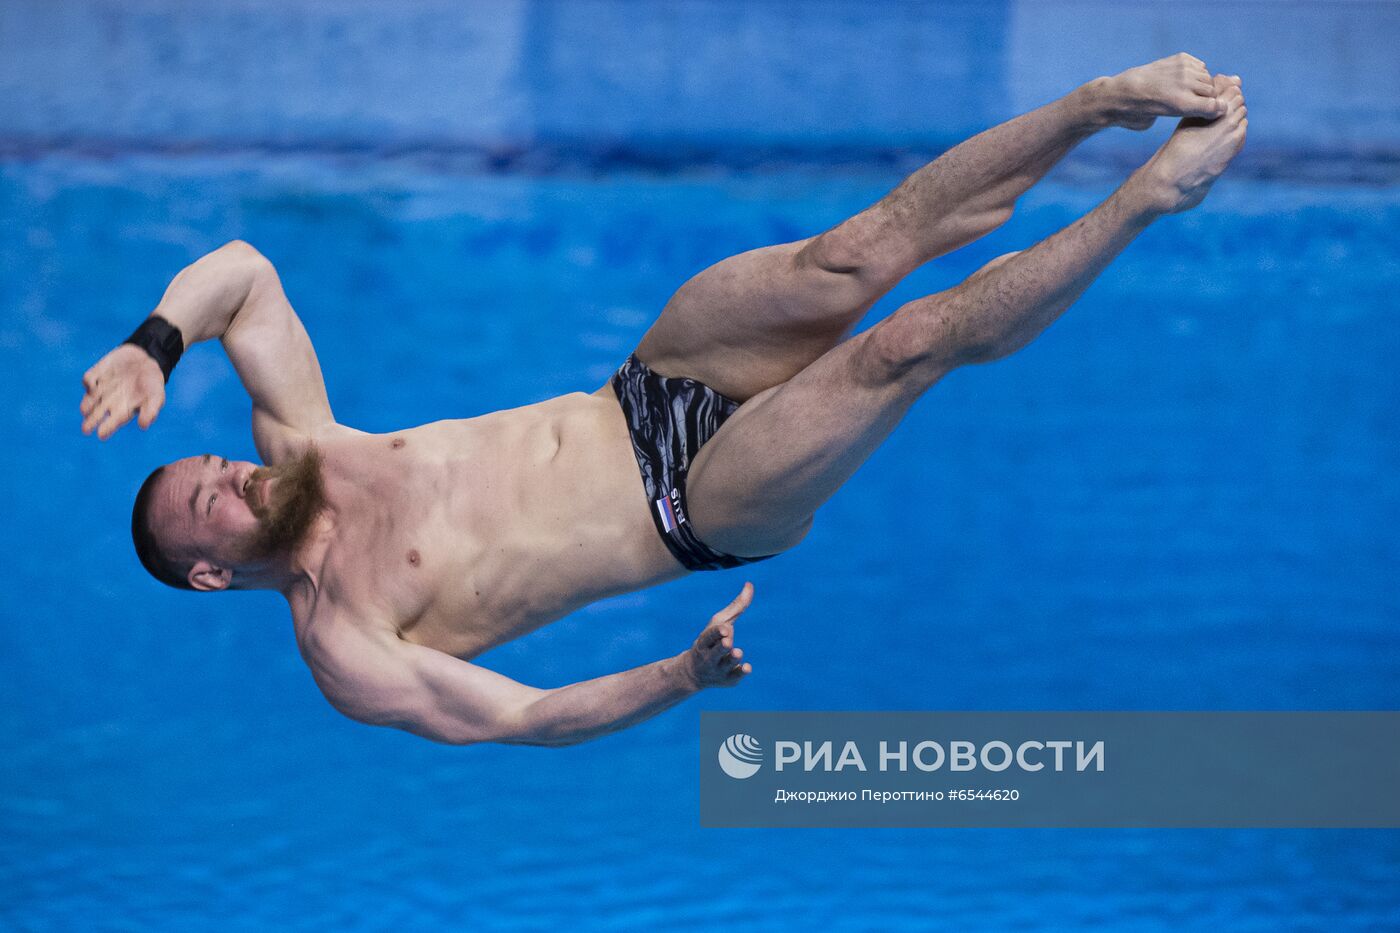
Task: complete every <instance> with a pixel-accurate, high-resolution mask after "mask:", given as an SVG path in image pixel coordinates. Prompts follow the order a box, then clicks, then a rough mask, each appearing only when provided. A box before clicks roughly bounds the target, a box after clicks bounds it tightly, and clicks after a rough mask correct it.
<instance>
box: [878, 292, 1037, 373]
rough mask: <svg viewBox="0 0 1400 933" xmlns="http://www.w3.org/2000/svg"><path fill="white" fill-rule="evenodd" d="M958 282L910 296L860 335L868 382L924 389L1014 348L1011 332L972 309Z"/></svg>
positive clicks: (1000, 356)
mask: <svg viewBox="0 0 1400 933" xmlns="http://www.w3.org/2000/svg"><path fill="white" fill-rule="evenodd" d="M963 302H964V296H962V295H961V294H960V293H959V292H958V290H957V289H956V288H954V289H950V290H948V291H946V292H940V293H939V294H937V295H929V296H928V297H926V298H920V299H917V300H915V301H911V302H909V303H908V304H906V305H904V306H902V307H901V308H900V309H899V310H898V311H896V312H895V313H894V314H892V315H890V316H889V317H887V318H885V319H884V320H883V321H881V322H880V323H879V324H877V325H875V326H874V327H872V328H871V329H870V330H868V331H866V332H865V333H864V334H862V335H861V336H862V337H864V338H865V341H866V345H865V346H863V347H862V348H861V353H860V355H859V364H858V365H859V367H860V369H861V371H862V374H863V375H864V377H865V379H866V381H867V383H868V384H888V385H908V386H912V387H914V388H915V389H916V390H919V391H922V390H923V389H925V388H927V387H928V386H930V385H932V384H933V383H934V382H936V381H938V379H940V378H942V377H943V376H944V375H946V374H947V373H949V372H951V371H952V370H954V369H957V368H958V367H960V366H972V365H977V364H981V363H990V362H992V361H994V360H998V359H1001V358H1002V357H1003V356H1006V355H1007V354H1009V353H1011V352H1012V349H1013V348H1012V347H1011V346H1010V344H1009V338H1008V337H1007V336H1006V335H1003V334H1001V333H999V332H998V331H996V330H995V329H994V328H989V327H988V326H986V322H985V321H983V320H981V319H980V318H979V316H977V315H973V314H970V313H968V309H967V308H966V306H965V304H964V303H963Z"/></svg>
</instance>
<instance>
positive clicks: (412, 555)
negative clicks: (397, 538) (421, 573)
mask: <svg viewBox="0 0 1400 933" xmlns="http://www.w3.org/2000/svg"><path fill="white" fill-rule="evenodd" d="M408 562H409V563H410V564H412V565H413V566H414V567H417V566H418V565H419V564H420V563H422V562H423V558H422V557H420V556H419V554H418V551H417V549H416V548H409V549H408Z"/></svg>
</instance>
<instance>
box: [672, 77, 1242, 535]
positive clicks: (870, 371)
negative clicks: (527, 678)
mask: <svg viewBox="0 0 1400 933" xmlns="http://www.w3.org/2000/svg"><path fill="white" fill-rule="evenodd" d="M1221 98H1222V99H1223V100H1224V101H1225V102H1226V104H1227V106H1228V109H1227V111H1226V112H1225V115H1224V116H1222V117H1220V118H1219V119H1217V120H1216V121H1214V122H1213V123H1209V124H1204V125H1201V124H1200V121H1183V123H1182V126H1181V127H1179V128H1178V129H1177V131H1176V132H1175V133H1174V134H1173V135H1172V138H1171V139H1170V140H1169V141H1168V142H1167V143H1166V144H1165V145H1164V146H1163V147H1162V148H1161V149H1160V150H1158V152H1157V154H1156V155H1154V156H1153V158H1152V159H1151V161H1149V162H1148V163H1147V164H1146V165H1145V166H1143V167H1142V168H1140V169H1139V170H1138V171H1137V172H1135V173H1134V174H1133V176H1132V177H1131V178H1129V179H1128V180H1127V181H1126V182H1125V183H1124V184H1123V185H1122V187H1120V188H1119V189H1118V190H1117V191H1116V192H1115V193H1114V194H1113V195H1112V196H1111V197H1110V198H1109V199H1108V200H1107V201H1105V202H1104V203H1103V204H1101V205H1100V206H1099V207H1097V208H1095V209H1094V210H1093V211H1092V212H1090V213H1089V214H1088V215H1086V216H1085V217H1083V218H1081V219H1080V220H1078V221H1076V222H1075V223H1073V224H1071V225H1070V226H1069V227H1066V228H1065V229H1064V230H1061V231H1060V232H1059V233H1056V234H1055V235H1053V236H1051V237H1049V238H1048V239H1046V240H1043V241H1042V242H1040V243H1038V244H1036V245H1035V246H1033V247H1031V248H1029V249H1027V250H1024V251H1023V252H1020V253H1015V254H1012V255H1010V256H1008V257H1002V258H1001V259H1000V260H997V261H996V262H994V263H992V264H989V266H988V267H986V268H984V269H983V270H980V271H979V272H978V273H977V274H975V275H973V276H972V277H971V278H969V279H968V280H967V281H966V282H963V283H962V284H960V285H958V286H956V287H955V288H952V289H950V290H948V291H946V292H941V293H939V294H936V295H931V296H929V297H926V298H921V299H919V300H917V301H913V302H910V303H909V304H907V305H905V306H903V307H902V308H900V309H899V310H898V311H896V312H895V313H894V314H892V315H890V316H889V317H888V318H885V319H884V320H882V321H881V322H880V323H878V324H876V325H875V326H874V327H872V328H870V329H869V330H867V331H865V332H863V333H861V334H859V335H858V336H856V337H854V338H852V339H851V340H849V341H847V342H845V343H843V344H842V345H840V346H839V347H836V348H835V349H833V350H831V351H830V352H828V353H827V354H826V355H825V356H823V357H822V358H821V359H819V360H817V361H816V362H814V363H812V364H811V365H810V366H808V367H807V368H806V369H804V370H803V371H802V372H800V373H798V374H797V375H796V376H794V377H793V378H792V379H791V380H789V381H788V382H787V383H785V384H783V385H779V386H775V387H773V388H771V389H768V390H766V391H764V392H762V393H760V394H759V395H757V396H755V397H754V398H753V399H752V400H750V401H749V402H748V403H747V404H745V405H744V406H743V407H742V408H740V409H739V410H738V411H737V412H735V414H734V415H733V417H731V418H730V420H729V421H728V422H726V423H725V424H724V426H723V427H722V428H720V430H719V431H718V432H717V433H716V434H715V436H714V438H712V439H711V440H710V442H709V443H707V444H706V445H705V446H704V447H702V448H701V450H700V453H699V454H698V455H697V456H696V458H695V462H694V464H693V466H692V467H691V471H690V477H689V480H688V484H687V488H688V495H687V498H688V501H689V515H690V520H691V522H692V523H693V525H694V528H695V530H696V533H697V534H698V535H699V536H700V537H701V539H702V540H704V541H705V543H706V544H708V545H710V546H711V547H713V548H716V549H718V550H720V551H724V552H727V553H730V554H737V555H741V556H758V555H761V554H770V553H774V552H776V551H780V550H783V549H784V548H786V547H790V546H792V545H793V544H795V543H796V542H797V541H798V540H800V539H801V537H802V536H803V535H804V534H805V533H806V530H807V528H808V527H809V526H810V523H811V517H812V514H813V513H814V512H815V511H816V509H817V508H818V507H819V506H820V505H821V504H822V503H823V502H825V501H826V500H827V498H829V497H830V496H831V494H832V493H834V492H835V491H836V490H837V488H839V487H840V486H841V485H842V484H843V483H844V482H845V481H846V480H847V479H848V478H849V477H850V476H851V474H853V473H854V472H855V471H856V469H857V467H859V466H860V464H861V463H863V462H864V461H865V459H866V458H867V457H868V456H869V455H870V454H871V452H872V451H874V449H875V448H876V447H877V446H879V444H880V443H881V442H882V441H883V440H884V439H885V437H886V436H887V435H888V434H889V433H890V431H891V430H893V428H894V426H895V425H896V424H897V423H898V422H899V420H900V419H901V418H902V417H903V416H904V414H905V412H907V411H908V410H909V407H910V405H912V404H913V403H914V401H915V400H916V399H917V398H918V397H919V396H920V395H922V394H923V393H924V392H925V391H926V390H927V389H928V388H929V387H930V386H932V385H933V384H934V383H935V382H937V381H938V380H939V379H940V378H941V377H942V376H943V375H944V374H946V373H947V372H949V371H950V370H952V369H954V368H955V367H957V366H960V365H965V364H968V363H985V362H990V361H992V360H995V359H999V358H1001V357H1003V356H1006V355H1007V354H1009V353H1012V352H1014V351H1016V350H1018V349H1020V348H1021V347H1022V346H1024V345H1025V344H1027V343H1029V342H1030V341H1031V340H1032V339H1034V338H1035V337H1036V335H1038V334H1039V333H1040V332H1041V331H1042V330H1044V329H1045V328H1046V327H1047V326H1049V324H1050V323H1051V322H1052V321H1054V320H1055V318H1057V317H1059V315H1060V314H1061V313H1062V312H1064V310H1065V309H1066V308H1067V307H1069V305H1070V304H1071V303H1072V302H1073V301H1074V300H1075V299H1076V298H1078V297H1079V295H1080V294H1081V293H1082V292H1083V291H1084V289H1085V288H1087V287H1088V285H1089V283H1090V282H1092V281H1093V280H1094V278H1095V277H1096V276H1097V275H1098V274H1099V273H1100V272H1101V271H1103V269H1104V267H1105V266H1107V265H1108V263H1109V262H1110V261H1111V260H1112V259H1113V257H1115V256H1116V255H1118V253H1119V252H1120V251H1122V249H1123V248H1124V247H1125V246H1127V245H1128V243H1129V242H1131V241H1132V239H1133V238H1134V237H1135V236H1137V234H1138V233H1140V232H1141V231H1142V230H1144V229H1145V228H1146V227H1147V225H1148V224H1149V223H1151V222H1152V221H1153V220H1154V219H1156V218H1157V217H1159V216H1160V215H1162V214H1164V213H1171V212H1175V211H1180V210H1185V209H1187V208H1189V207H1192V206H1194V205H1195V204H1196V203H1199V201H1200V200H1201V198H1203V197H1204V196H1205V193H1206V191H1207V190H1208V189H1209V187H1210V185H1211V183H1212V182H1214V180H1215V179H1216V178H1217V177H1218V176H1219V175H1220V173H1221V172H1222V171H1224V170H1225V166H1226V165H1228V164H1229V162H1230V160H1231V159H1232V158H1234V156H1235V153H1237V152H1238V151H1239V149H1240V146H1242V145H1243V144H1244V135H1245V128H1246V126H1247V121H1246V119H1245V108H1244V99H1243V97H1242V96H1241V94H1240V91H1239V89H1238V87H1236V86H1235V85H1234V84H1229V83H1224V82H1223V79H1222V83H1221Z"/></svg>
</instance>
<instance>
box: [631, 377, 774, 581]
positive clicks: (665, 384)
mask: <svg viewBox="0 0 1400 933" xmlns="http://www.w3.org/2000/svg"><path fill="white" fill-rule="evenodd" d="M612 387H613V392H615V393H617V401H618V403H619V404H620V405H621V406H622V413H623V414H624V415H625V416H626V417H627V432H628V434H630V435H631V437H632V451H633V453H635V454H636V455H637V466H638V467H640V468H641V471H642V486H643V487H644V488H645V489H646V493H647V501H648V502H650V503H651V520H652V522H653V523H654V524H655V525H656V533H657V534H659V535H661V540H662V541H663V542H665V544H666V548H667V549H668V550H669V551H670V552H671V553H672V554H673V555H675V558H676V560H678V561H680V562H681V566H683V567H685V568H686V569H687V570H724V569H727V568H729V567H738V566H739V565H741V564H751V563H754V562H755V561H760V560H767V559H768V558H769V557H772V556H773V555H771V554H769V555H767V556H765V557H736V556H734V555H733V554H724V553H721V552H720V551H716V550H715V549H714V548H712V547H710V546H709V545H707V544H705V543H704V542H703V541H701V540H700V538H699V537H698V536H697V535H696V534H695V530H694V529H693V528H692V527H691V524H690V521H689V519H688V518H687V517H686V504H685V476H686V473H687V472H688V471H689V470H690V464H691V461H692V460H694V459H695V454H696V453H697V452H699V450H700V448H701V447H702V446H704V444H705V442H706V441H708V440H709V439H710V438H711V437H714V434H715V432H716V431H718V430H719V427H720V425H722V424H724V422H725V421H726V420H728V418H729V416H730V415H732V414H734V412H735V411H736V410H737V409H738V407H739V403H738V402H736V401H734V400H733V399H731V398H726V397H725V396H723V395H720V394H719V393H718V392H716V391H715V390H714V389H711V388H710V387H709V386H707V385H705V384H704V383H703V382H697V381H696V380H694V379H686V378H684V377H672V376H660V375H657V374H656V373H654V372H652V371H651V370H650V369H649V368H647V365H646V364H645V363H643V362H642V361H641V360H639V359H637V357H636V356H635V355H633V356H629V357H628V358H627V362H625V363H623V364H622V367H621V368H620V369H618V371H617V372H616V373H615V374H614V375H613V377H612Z"/></svg>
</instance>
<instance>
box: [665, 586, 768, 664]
mask: <svg viewBox="0 0 1400 933" xmlns="http://www.w3.org/2000/svg"><path fill="white" fill-rule="evenodd" d="M752 601H753V584H752V583H745V584H744V588H743V589H742V590H740V591H739V595H738V596H736V597H734V601H733V602H732V603H730V604H729V605H728V606H725V607H724V608H723V609H721V610H720V611H719V612H716V613H715V614H714V615H713V616H711V617H710V624H709V625H707V626H705V630H704V631H703V632H701V633H700V637H699V638H697V639H695V644H693V645H691V646H690V650H688V651H686V653H685V654H683V655H681V658H682V661H683V662H684V663H683V667H684V669H685V671H686V673H687V674H689V675H690V677H691V679H692V680H693V681H694V683H695V686H696V687H698V688H701V689H704V688H705V687H732V686H734V685H735V684H737V683H738V682H739V681H741V680H743V679H744V676H745V675H746V674H748V673H749V672H750V671H752V670H753V665H751V664H748V663H746V662H743V661H741V660H740V659H741V658H743V656H744V652H743V649H741V648H736V647H735V646H734V620H735V619H737V618H739V616H740V615H742V614H743V612H744V610H745V609H747V608H749V603H750V602H752Z"/></svg>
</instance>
